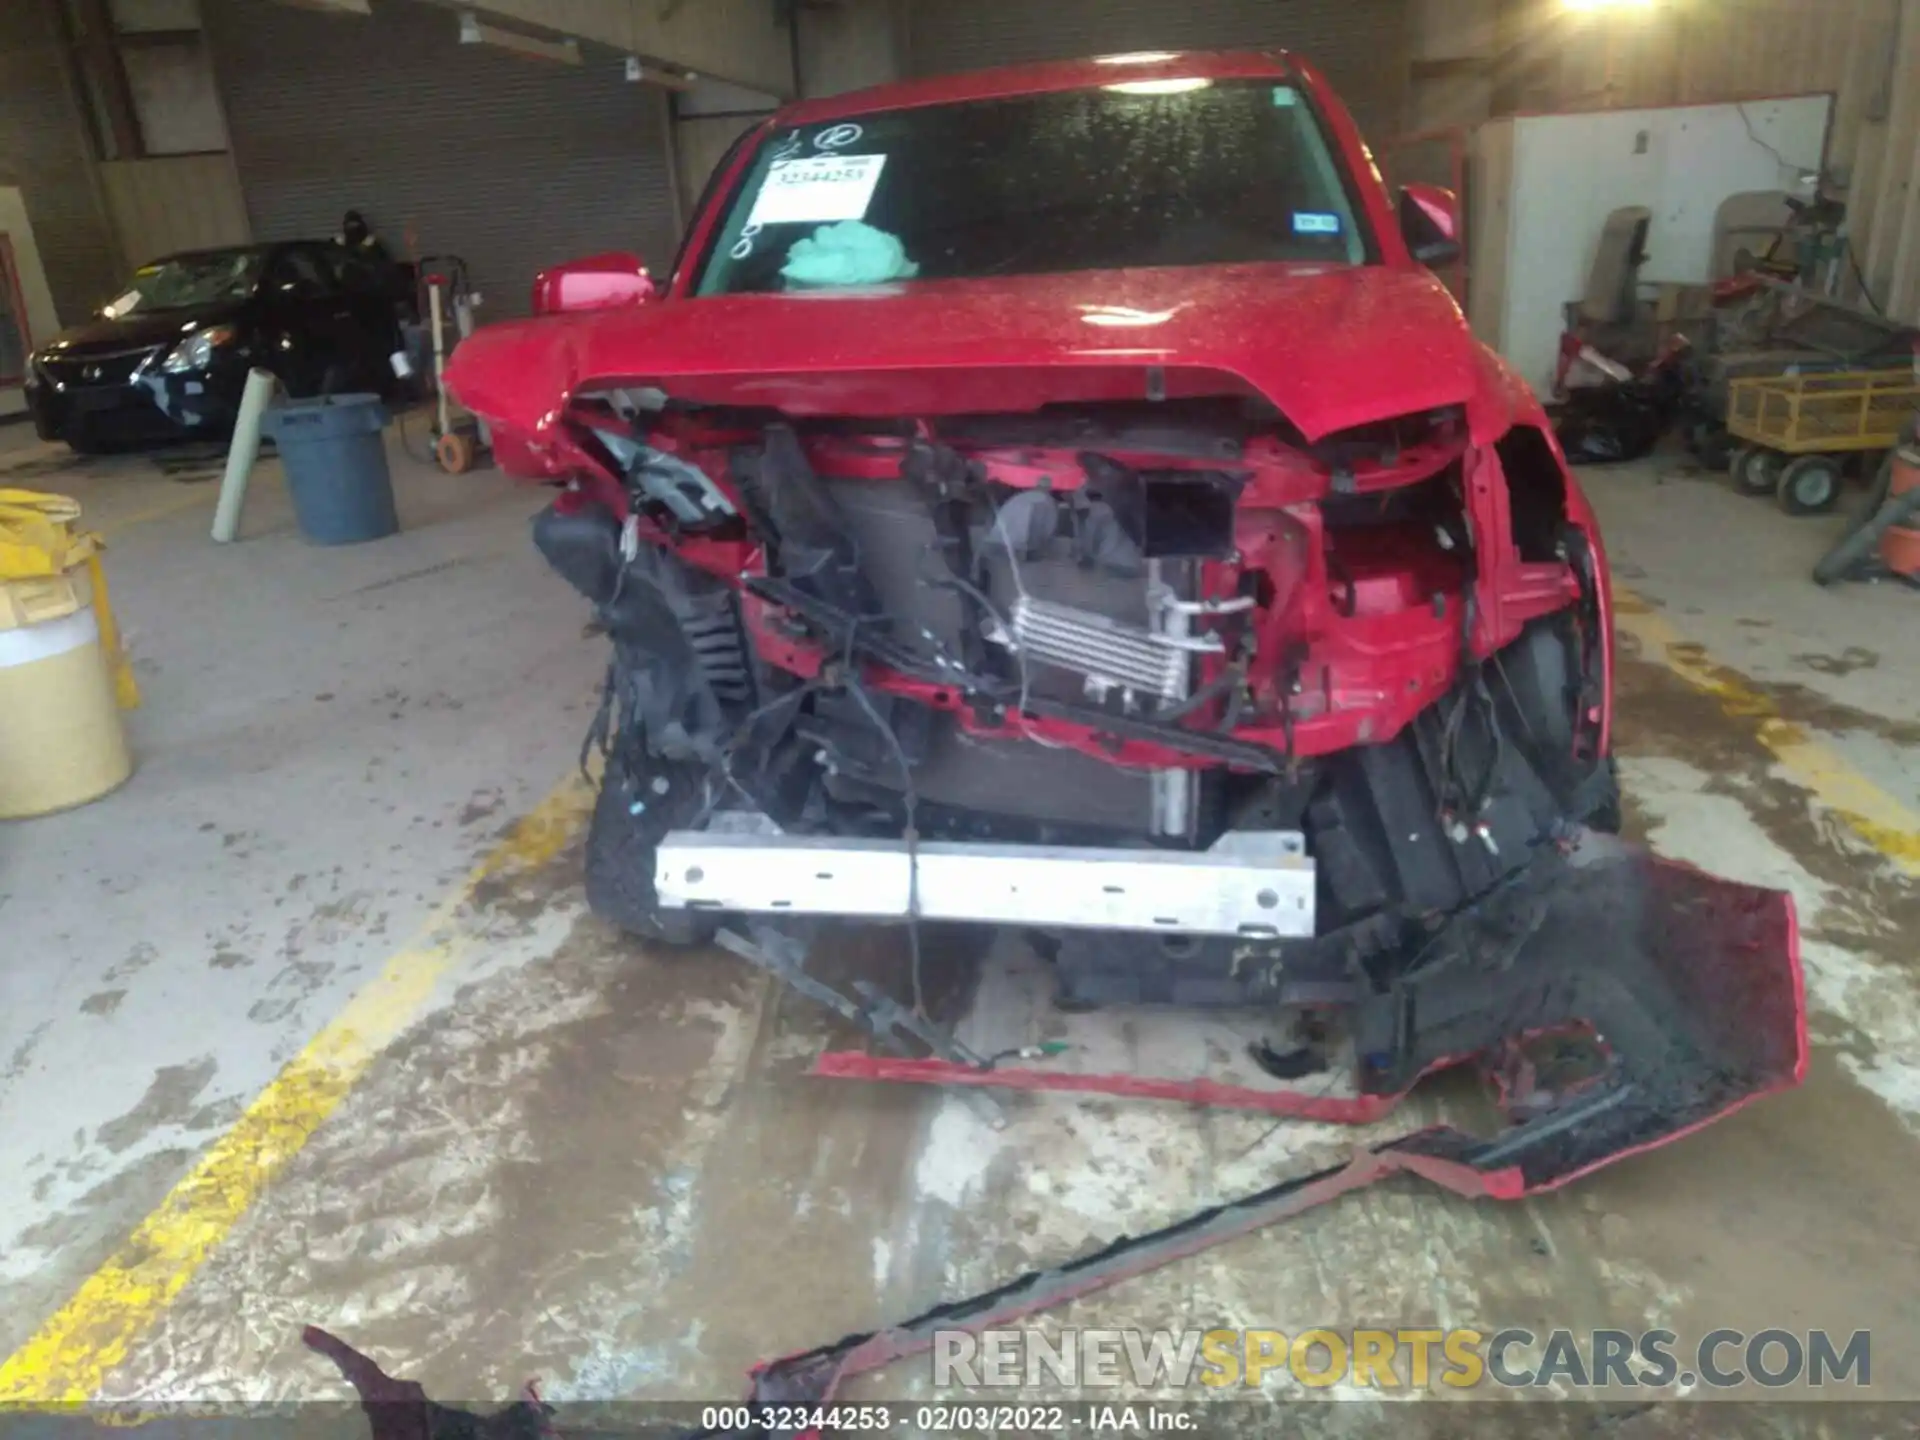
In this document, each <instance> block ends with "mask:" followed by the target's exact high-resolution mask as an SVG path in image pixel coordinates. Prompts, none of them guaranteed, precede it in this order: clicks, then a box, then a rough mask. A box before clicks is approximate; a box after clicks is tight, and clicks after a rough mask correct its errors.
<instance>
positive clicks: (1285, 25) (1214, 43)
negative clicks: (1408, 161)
mask: <svg viewBox="0 0 1920 1440" xmlns="http://www.w3.org/2000/svg"><path fill="white" fill-rule="evenodd" d="M907 38H908V52H909V55H910V58H911V61H912V64H913V68H914V69H915V70H916V71H917V72H918V73H920V74H937V73H939V72H941V71H947V70H973V69H978V68H981V67H982V66H988V65H1006V64H1013V63H1017V62H1022V61H1029V60H1063V59H1070V58H1074V57H1077V56H1083V55H1110V54H1114V53H1116V52H1121V51H1128V50H1216V49H1265V48H1268V47H1272V46H1280V47H1284V48H1286V49H1290V50H1297V51H1299V52H1300V53H1301V54H1302V55H1304V56H1306V57H1307V59H1309V60H1311V61H1313V63H1314V64H1316V65H1318V66H1319V67H1320V68H1321V69H1322V70H1324V71H1325V72H1326V73H1327V76H1328V78H1329V79H1331V80H1332V82H1333V84H1334V85H1335V87H1336V88H1338V89H1339V91H1340V93H1341V96H1342V97H1343V98H1344V99H1345V100H1346V102H1347V105H1348V107H1349V108H1350V109H1352V111H1353V113H1354V115H1355V117H1356V118H1357V119H1358V120H1359V122H1360V126H1361V129H1362V130H1363V131H1365V132H1366V133H1367V135H1368V137H1369V138H1371V139H1376V140H1384V139H1386V138H1388V137H1389V136H1391V135H1393V134H1395V133H1396V132H1397V131H1399V130H1400V129H1401V128H1402V127H1403V125H1404V124H1405V121H1406V115H1407V103H1408V88H1409V83H1410V79H1409V63H1410V62H1409V45H1410V39H1411V34H1410V29H1409V22H1408V14H1407V0H1187V3H1186V4H1184V5H1174V4H1168V3H1166V0H964V3H962V0H918V3H916V4H915V6H914V7H913V9H912V11H911V13H910V15H909V19H908V37H907Z"/></svg>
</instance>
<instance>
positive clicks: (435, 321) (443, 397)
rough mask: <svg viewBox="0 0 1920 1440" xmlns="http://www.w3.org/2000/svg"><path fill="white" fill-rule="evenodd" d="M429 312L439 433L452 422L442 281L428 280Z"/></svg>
mask: <svg viewBox="0 0 1920 1440" xmlns="http://www.w3.org/2000/svg"><path fill="white" fill-rule="evenodd" d="M427 314H428V316H429V317H430V320H431V323H432V327H433V393H434V395H435V396H436V397H437V399H438V403H439V407H440V408H439V414H438V415H437V416H436V417H435V422H436V423H437V424H438V425H439V427H440V428H439V430H438V431H437V432H436V433H437V434H441V435H444V434H446V433H447V430H448V428H449V426H450V425H451V423H452V419H451V417H450V416H449V415H448V414H447V338H446V335H445V334H444V333H443V332H444V331H445V329H446V312H445V311H444V310H443V309H442V308H441V306H440V282H439V281H438V280H429V281H428V282H427Z"/></svg>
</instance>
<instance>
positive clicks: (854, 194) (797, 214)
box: [747, 155, 887, 225]
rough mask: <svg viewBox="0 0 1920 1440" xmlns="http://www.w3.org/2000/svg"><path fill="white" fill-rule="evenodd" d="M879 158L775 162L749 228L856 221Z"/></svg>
mask: <svg viewBox="0 0 1920 1440" xmlns="http://www.w3.org/2000/svg"><path fill="white" fill-rule="evenodd" d="M886 163H887V157H886V156H884V155H814V156H809V157H808V158H807V159H805V160H776V161H774V163H773V168H772V169H771V170H769V171H767V179H766V183H765V184H763V185H762V186H761V187H760V195H759V197H758V198H757V199H756V200H755V201H754V202H753V213H752V214H751V215H749V216H747V224H749V225H781V224H794V223H803V224H804V223H812V222H815V221H828V220H859V219H862V218H863V217H864V216H865V215H866V213H867V206H868V205H869V204H871V203H872V201H873V187H874V186H876V185H878V184H879V183H880V170H881V167H882V166H884V165H885V164H886Z"/></svg>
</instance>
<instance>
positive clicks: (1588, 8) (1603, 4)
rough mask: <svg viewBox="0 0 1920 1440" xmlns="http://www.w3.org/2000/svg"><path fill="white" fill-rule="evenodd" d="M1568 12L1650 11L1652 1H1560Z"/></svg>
mask: <svg viewBox="0 0 1920 1440" xmlns="http://www.w3.org/2000/svg"><path fill="white" fill-rule="evenodd" d="M1560 3H1561V4H1562V5H1563V6H1565V7H1566V8H1567V9H1569V10H1575V11H1578V12H1580V13H1581V14H1592V13H1593V12H1595V11H1598V10H1651V9H1652V8H1653V0H1560Z"/></svg>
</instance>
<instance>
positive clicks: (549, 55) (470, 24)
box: [460, 10, 580, 65]
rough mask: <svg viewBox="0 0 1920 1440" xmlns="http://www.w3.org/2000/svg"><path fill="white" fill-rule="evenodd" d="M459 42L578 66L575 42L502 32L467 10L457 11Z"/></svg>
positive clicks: (511, 31) (578, 57)
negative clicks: (458, 16) (487, 46)
mask: <svg viewBox="0 0 1920 1440" xmlns="http://www.w3.org/2000/svg"><path fill="white" fill-rule="evenodd" d="M460 43H461V44H462V45H491V46H493V47H494V48H495V49H498V50H511V51H512V52H513V53H514V54H516V55H525V56H527V57H528V58H529V59H532V60H553V61H557V62H558V63H559V64H562V65H578V64H579V63H580V45H579V42H578V41H575V40H542V39H541V38H540V37H539V36H538V35H524V34H522V33H521V32H520V31H518V30H503V29H501V28H500V26H498V25H489V24H487V23H486V22H485V21H484V20H482V19H481V18H480V17H479V16H478V15H475V14H474V13H473V12H472V11H471V10H463V11H461V12H460Z"/></svg>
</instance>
